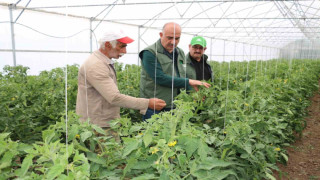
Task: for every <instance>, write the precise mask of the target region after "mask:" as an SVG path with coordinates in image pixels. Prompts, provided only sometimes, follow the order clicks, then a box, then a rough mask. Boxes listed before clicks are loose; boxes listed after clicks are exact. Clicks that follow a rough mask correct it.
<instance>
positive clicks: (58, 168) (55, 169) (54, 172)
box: [46, 164, 65, 179]
mask: <svg viewBox="0 0 320 180" xmlns="http://www.w3.org/2000/svg"><path fill="white" fill-rule="evenodd" d="M64 169H65V166H64V165H62V164H55V165H54V166H52V167H50V169H49V172H48V174H47V175H46V178H47V179H54V178H55V177H57V176H59V175H60V174H62V173H63V172H64Z"/></svg>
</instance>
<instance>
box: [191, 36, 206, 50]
mask: <svg viewBox="0 0 320 180" xmlns="http://www.w3.org/2000/svg"><path fill="white" fill-rule="evenodd" d="M190 44H191V46H193V45H196V44H199V45H200V46H202V47H206V46H207V42H206V40H205V39H204V38H203V37H202V36H195V37H193V38H192V40H191V43H190Z"/></svg>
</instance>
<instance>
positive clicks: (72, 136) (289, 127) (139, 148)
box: [0, 60, 320, 179]
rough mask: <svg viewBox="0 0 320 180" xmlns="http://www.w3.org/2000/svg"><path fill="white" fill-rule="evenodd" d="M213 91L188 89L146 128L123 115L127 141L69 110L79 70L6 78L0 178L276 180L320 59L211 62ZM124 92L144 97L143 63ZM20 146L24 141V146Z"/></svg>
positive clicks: (124, 71)
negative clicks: (141, 90)
mask: <svg viewBox="0 0 320 180" xmlns="http://www.w3.org/2000/svg"><path fill="white" fill-rule="evenodd" d="M212 66H213V69H214V74H215V78H214V81H213V82H212V87H211V88H209V89H204V88H203V89H202V88H201V89H200V91H198V92H192V93H186V92H182V93H181V94H180V95H179V96H178V97H177V100H176V102H175V103H176V105H177V108H176V109H174V110H172V111H171V112H166V113H161V114H158V115H155V116H153V117H152V118H151V119H150V120H149V121H148V122H141V121H140V120H139V119H140V117H141V116H140V115H139V114H138V112H136V111H133V110H128V109H122V111H121V113H122V118H120V119H117V120H114V121H113V122H112V124H113V126H112V128H113V129H114V130H116V131H118V132H119V134H120V135H121V137H122V141H121V142H117V141H115V140H114V139H113V138H112V137H108V136H101V135H99V134H104V131H103V130H102V129H101V128H99V127H96V126H94V125H91V124H88V123H84V124H80V123H79V121H78V117H77V115H76V114H75V113H74V112H73V110H74V106H75V97H76V90H77V79H76V77H77V68H78V67H77V66H69V67H68V68H70V69H68V81H67V82H68V86H67V88H68V109H69V110H70V111H69V112H68V124H67V129H66V125H65V121H66V120H65V118H64V114H65V112H64V111H65V106H64V104H65V95H64V92H65V89H64V88H65V84H64V83H65V82H64V76H65V75H64V69H63V68H57V69H54V70H52V71H48V72H47V71H45V72H42V73H41V74H40V75H39V76H27V75H26V70H27V68H26V67H22V66H20V67H16V68H13V67H6V68H5V69H4V71H3V73H1V74H0V81H1V86H0V89H1V91H0V93H1V94H0V99H1V101H0V102H1V103H0V106H1V108H0V111H1V113H0V116H1V117H0V118H1V121H2V122H1V125H0V131H1V132H3V133H2V134H0V144H1V146H0V174H1V175H0V176H1V177H0V179H1V178H2V179H8V178H9V179H10V178H16V177H20V178H24V179H55V178H57V179H274V177H273V176H272V171H271V170H272V169H277V167H276V165H275V163H276V162H277V161H282V162H286V161H287V159H288V157H287V156H286V152H285V150H284V149H283V147H285V146H287V145H288V144H289V143H290V142H292V141H293V140H294V136H293V133H294V132H297V133H299V132H301V131H302V129H303V128H304V126H305V122H304V120H303V117H304V116H305V115H306V111H305V109H306V107H307V106H308V105H309V101H308V98H309V97H310V96H311V95H312V94H313V92H314V91H315V90H317V89H318V86H317V82H318V80H319V74H320V62H319V61H315V60H292V61H286V60H272V61H250V62H230V63H227V62H224V63H218V62H213V63H212ZM117 68H118V69H117V70H118V72H119V73H118V74H117V75H118V82H119V84H118V85H119V88H120V91H121V92H122V93H125V94H129V95H132V96H138V95H139V72H140V67H138V66H134V65H132V66H128V65H127V66H125V67H123V66H122V65H118V66H117ZM18 140H20V141H18Z"/></svg>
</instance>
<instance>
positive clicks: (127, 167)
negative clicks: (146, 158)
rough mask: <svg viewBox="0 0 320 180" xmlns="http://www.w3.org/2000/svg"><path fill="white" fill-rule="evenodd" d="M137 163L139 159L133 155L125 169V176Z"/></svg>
mask: <svg viewBox="0 0 320 180" xmlns="http://www.w3.org/2000/svg"><path fill="white" fill-rule="evenodd" d="M136 163H137V159H136V158H135V157H131V158H130V159H129V160H128V161H127V164H126V167H125V168H124V170H123V177H125V176H126V174H127V172H130V171H131V168H132V167H134V166H135V164H136Z"/></svg>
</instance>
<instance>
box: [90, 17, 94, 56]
mask: <svg viewBox="0 0 320 180" xmlns="http://www.w3.org/2000/svg"><path fill="white" fill-rule="evenodd" d="M92 21H93V18H90V54H91V53H92Z"/></svg>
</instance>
